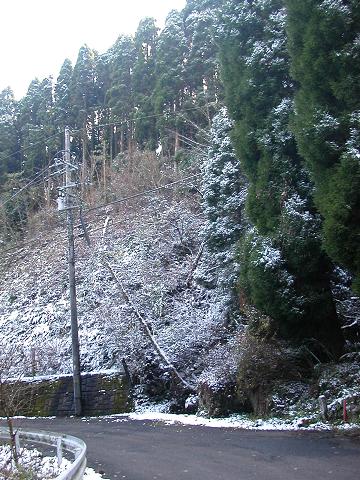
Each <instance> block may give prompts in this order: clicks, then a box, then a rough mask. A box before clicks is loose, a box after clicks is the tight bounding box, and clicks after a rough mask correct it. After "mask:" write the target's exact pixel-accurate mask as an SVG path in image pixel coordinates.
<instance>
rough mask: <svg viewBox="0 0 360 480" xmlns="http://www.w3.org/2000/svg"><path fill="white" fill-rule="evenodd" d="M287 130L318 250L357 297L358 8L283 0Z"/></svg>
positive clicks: (359, 181)
mask: <svg viewBox="0 0 360 480" xmlns="http://www.w3.org/2000/svg"><path fill="white" fill-rule="evenodd" d="M286 5H287V9H288V12H289V17H288V33H289V46H290V52H291V58H292V74H293V77H294V79H295V80H296V81H297V82H298V84H299V90H298V92H297V95H296V115H295V117H294V122H293V124H294V132H295V135H296V140H297V143H298V146H299V151H300V153H301V155H302V156H303V157H304V159H305V160H306V164H307V166H308V168H309V169H310V171H311V175H312V178H313V180H314V182H315V187H316V189H315V201H316V204H317V206H318V208H319V210H320V212H321V214H322V215H323V217H324V229H323V232H324V246H325V249H326V251H327V252H328V253H329V255H330V256H331V257H332V258H333V259H334V260H335V261H336V262H339V263H341V264H342V265H343V266H345V267H347V268H348V269H349V270H350V271H351V272H352V273H353V274H354V275H355V280H354V289H355V290H356V291H357V292H358V293H360V242H359V235H360V164H359V158H360V114H359V111H360V43H359V25H360V4H359V2H358V1H356V0H350V1H345V0H337V1H329V0H324V1H321V2H319V1H315V0H304V1H302V2H297V1H295V0H286Z"/></svg>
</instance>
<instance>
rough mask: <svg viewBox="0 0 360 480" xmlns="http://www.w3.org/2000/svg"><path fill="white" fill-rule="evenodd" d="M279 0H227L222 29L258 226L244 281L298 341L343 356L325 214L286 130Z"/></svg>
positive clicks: (287, 87) (245, 250) (290, 89)
mask: <svg viewBox="0 0 360 480" xmlns="http://www.w3.org/2000/svg"><path fill="white" fill-rule="evenodd" d="M286 15H287V12H286V10H285V8H284V6H283V2H282V1H281V0H254V1H251V2H247V1H246V2H245V1H244V2H241V3H239V2H238V1H235V0H228V1H227V2H225V5H224V7H223V17H222V20H221V22H222V25H221V28H220V29H219V37H220V38H219V44H220V50H221V64H222V78H223V80H224V85H225V92H226V103H227V105H228V108H229V112H230V114H231V116H232V118H233V119H234V120H235V127H234V132H235V133H234V135H233V138H234V145H235V147H236V152H237V154H238V157H239V159H240V162H241V164H242V166H243V168H244V172H245V173H246V175H247V178H248V180H249V192H248V197H247V212H248V214H249V218H250V221H251V222H252V223H253V225H254V228H253V229H252V230H250V231H248V232H247V234H246V235H245V237H244V239H242V241H241V249H240V250H241V256H240V261H241V274H240V276H241V278H240V283H241V286H242V288H243V289H244V291H245V292H246V294H247V296H248V298H249V299H250V301H251V302H253V303H254V304H255V306H256V307H257V308H258V309H260V310H261V311H262V312H263V313H265V314H267V315H270V316H271V317H272V318H273V319H274V320H275V321H276V324H277V326H278V329H279V332H280V333H281V334H282V335H283V336H285V337H287V338H291V339H293V340H295V341H297V342H299V341H303V340H307V339H315V340H316V343H317V345H318V346H319V344H323V345H325V346H326V347H327V348H328V349H330V350H332V351H333V352H335V354H338V353H339V352H340V351H341V347H342V335H341V330H340V326H339V321H338V319H337V316H336V311H335V307H334V302H333V301H332V298H331V291H330V281H329V274H330V271H331V264H330V262H329V259H328V258H327V257H326V255H324V253H323V251H322V248H321V235H320V225H321V223H320V218H319V215H318V214H317V212H316V209H315V208H314V205H313V202H312V199H311V191H312V185H311V182H310V181H309V178H308V175H307V172H306V171H305V169H304V167H303V165H302V161H301V158H300V156H299V154H298V152H297V149H296V143H295V139H294V135H293V134H292V132H291V130H290V128H289V122H290V118H291V115H292V114H293V111H294V107H293V97H294V84H293V82H292V80H291V77H290V66H289V55H288V50H287V36H286V28H285V27H286Z"/></svg>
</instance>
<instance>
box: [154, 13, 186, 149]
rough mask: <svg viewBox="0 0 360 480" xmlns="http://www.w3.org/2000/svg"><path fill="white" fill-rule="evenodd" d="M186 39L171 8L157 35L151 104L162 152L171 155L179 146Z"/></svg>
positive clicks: (179, 19) (181, 22)
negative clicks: (155, 114) (156, 118)
mask: <svg viewBox="0 0 360 480" xmlns="http://www.w3.org/2000/svg"><path fill="white" fill-rule="evenodd" d="M186 55H187V42H186V37H185V31H184V22H183V17H182V15H181V13H179V12H177V11H176V10H172V11H171V12H170V13H169V14H168V16H167V19H166V23H165V27H164V29H163V30H162V32H161V33H160V35H159V40H158V50H157V63H156V87H155V92H154V103H155V108H156V112H157V114H158V115H159V114H162V115H161V116H159V119H158V127H159V129H160V135H161V144H162V147H163V151H164V153H166V154H167V155H170V156H172V155H173V154H176V153H177V151H178V149H179V147H180V136H179V135H180V130H181V125H182V123H183V120H182V118H181V117H180V116H179V114H180V112H181V107H182V105H183V103H184V98H185V85H186V83H185V59H186Z"/></svg>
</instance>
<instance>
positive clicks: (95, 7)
mask: <svg viewBox="0 0 360 480" xmlns="http://www.w3.org/2000/svg"><path fill="white" fill-rule="evenodd" d="M185 3H186V0H125V1H124V0H2V1H1V5H0V6H1V24H0V62H1V68H0V91H1V90H2V89H3V88H5V87H7V86H10V87H11V88H12V89H13V91H14V93H15V96H16V98H21V97H22V96H23V95H25V93H26V91H27V88H28V86H29V84H30V82H31V80H33V79H34V78H35V77H39V78H40V79H42V78H44V77H46V76H49V75H53V77H54V79H56V77H57V75H58V73H59V70H60V67H61V65H62V63H63V61H64V60H65V58H70V60H71V61H72V62H73V63H74V62H75V61H76V57H77V53H78V51H79V48H80V47H81V46H82V45H84V44H85V43H86V44H87V45H88V46H89V47H91V48H95V49H96V50H98V51H99V52H100V53H103V52H104V51H106V50H107V49H108V48H109V47H110V46H111V45H112V44H113V43H114V42H115V40H116V39H117V37H118V36H119V35H120V34H121V33H125V34H134V33H135V31H136V29H137V26H138V24H139V21H140V20H141V19H142V18H144V17H148V16H151V17H155V18H156V19H157V20H158V26H159V27H162V26H163V23H164V20H165V18H166V15H167V14H168V12H169V11H170V10H172V9H177V10H180V9H182V8H183V7H184V6H185Z"/></svg>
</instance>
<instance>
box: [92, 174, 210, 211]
mask: <svg viewBox="0 0 360 480" xmlns="http://www.w3.org/2000/svg"><path fill="white" fill-rule="evenodd" d="M200 175H201V173H197V174H195V175H190V176H189V177H185V178H182V179H180V180H176V181H175V182H171V183H167V184H165V185H161V186H160V187H156V188H152V189H151V190H146V191H144V192H139V193H134V194H133V195H129V196H128V197H123V198H119V199H118V200H114V201H113V202H109V203H104V204H103V205H97V206H95V207H92V208H88V209H87V210H85V212H84V214H87V213H89V212H93V211H94V210H99V209H101V208H105V207H108V206H110V205H116V204H117V203H123V202H126V201H127V200H132V199H133V198H138V197H141V196H143V195H148V194H150V193H155V192H158V191H159V190H163V189H166V188H169V187H172V186H173V185H177V184H179V183H182V182H185V181H186V180H190V179H191V178H196V177H199V176H200Z"/></svg>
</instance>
